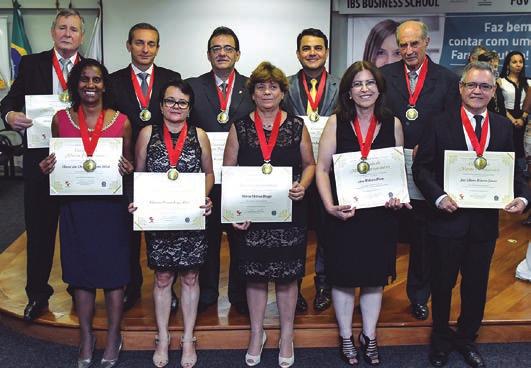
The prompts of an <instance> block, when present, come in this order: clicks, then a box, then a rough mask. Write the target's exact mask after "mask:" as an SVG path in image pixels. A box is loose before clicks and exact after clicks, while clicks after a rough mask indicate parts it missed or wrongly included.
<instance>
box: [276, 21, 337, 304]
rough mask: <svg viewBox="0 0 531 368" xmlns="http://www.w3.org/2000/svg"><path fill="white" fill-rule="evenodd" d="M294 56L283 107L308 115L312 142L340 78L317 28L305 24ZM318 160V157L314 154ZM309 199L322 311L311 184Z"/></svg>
mask: <svg viewBox="0 0 531 368" xmlns="http://www.w3.org/2000/svg"><path fill="white" fill-rule="evenodd" d="M297 58H298V59H299V62H300V63H301V66H302V69H301V70H299V72H298V73H297V74H295V75H292V76H290V77H289V78H288V81H289V90H288V93H287V94H286V96H285V98H284V106H285V108H286V110H287V111H288V112H289V113H291V114H294V115H299V116H303V117H305V116H308V119H307V120H306V125H307V126H308V129H309V130H310V131H311V132H312V133H313V134H311V135H312V144H318V143H319V138H318V137H319V136H320V132H319V131H321V132H322V128H323V125H322V124H320V123H324V122H325V121H326V119H327V117H328V116H330V115H332V113H333V111H334V108H335V105H336V102H337V90H338V87H339V80H338V79H337V78H336V77H334V76H333V75H331V74H329V73H328V72H327V71H326V68H325V64H326V59H327V58H328V38H327V37H326V35H325V34H324V33H323V32H322V31H321V30H319V29H315V28H307V29H304V30H303V31H302V32H301V33H300V34H299V35H298V36H297ZM315 159H316V160H317V157H315ZM309 193H310V197H309V198H310V202H312V203H318V205H316V206H310V212H311V213H310V222H313V224H314V225H313V228H314V229H315V231H316V233H317V254H316V255H315V278H314V283H315V290H316V293H315V299H314V301H313V306H314V308H315V310H317V311H319V312H321V311H324V310H326V309H327V308H329V307H330V305H331V304H332V295H331V289H330V285H328V284H327V282H326V274H325V249H326V246H325V240H326V235H325V231H324V230H325V228H326V225H325V222H324V219H325V211H324V207H323V205H322V202H321V197H320V196H319V193H318V192H317V187H316V186H315V184H313V185H312V186H311V187H310V188H309ZM301 281H302V280H299V295H298V297H297V307H296V310H297V312H304V311H306V310H307V309H308V305H307V303H306V300H304V297H303V296H302V294H301V291H300V289H301Z"/></svg>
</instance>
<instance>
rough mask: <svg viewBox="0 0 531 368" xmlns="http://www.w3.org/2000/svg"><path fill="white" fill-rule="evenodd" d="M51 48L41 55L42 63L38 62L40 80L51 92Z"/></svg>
mask: <svg viewBox="0 0 531 368" xmlns="http://www.w3.org/2000/svg"><path fill="white" fill-rule="evenodd" d="M53 52H54V51H53V49H51V50H50V51H49V52H47V53H46V54H44V55H43V57H44V59H43V62H42V63H39V71H40V75H41V81H42V84H43V85H44V86H46V89H47V90H49V91H50V94H51V93H53V79H52V57H53V56H52V55H53Z"/></svg>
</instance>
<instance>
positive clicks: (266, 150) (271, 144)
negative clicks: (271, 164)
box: [254, 110, 282, 161]
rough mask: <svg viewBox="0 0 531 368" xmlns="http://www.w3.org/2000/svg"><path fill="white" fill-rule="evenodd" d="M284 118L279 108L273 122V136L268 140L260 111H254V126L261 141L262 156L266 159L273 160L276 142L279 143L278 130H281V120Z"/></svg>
mask: <svg viewBox="0 0 531 368" xmlns="http://www.w3.org/2000/svg"><path fill="white" fill-rule="evenodd" d="M281 120H282V111H281V110H278V112H277V115H276V116H275V121H274V122H273V129H272V130H271V136H270V137H269V141H268V140H266V136H265V132H264V127H263V125H262V118H260V115H259V114H258V111H256V110H255V111H254V126H255V128H256V134H257V135H258V141H259V142H260V150H261V151H262V157H263V158H264V161H270V160H271V153H272V152H273V148H275V144H276V143H277V137H278V131H279V130H280V121H281Z"/></svg>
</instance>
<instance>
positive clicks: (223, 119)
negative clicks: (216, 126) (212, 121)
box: [217, 110, 229, 124]
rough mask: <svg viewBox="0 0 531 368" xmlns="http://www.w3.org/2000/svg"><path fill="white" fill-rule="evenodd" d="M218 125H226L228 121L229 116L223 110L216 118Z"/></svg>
mask: <svg viewBox="0 0 531 368" xmlns="http://www.w3.org/2000/svg"><path fill="white" fill-rule="evenodd" d="M217 119H218V123H220V124H226V123H227V122H228V121H229V114H227V112H226V111H225V110H223V111H221V112H220V113H219V114H218V116H217Z"/></svg>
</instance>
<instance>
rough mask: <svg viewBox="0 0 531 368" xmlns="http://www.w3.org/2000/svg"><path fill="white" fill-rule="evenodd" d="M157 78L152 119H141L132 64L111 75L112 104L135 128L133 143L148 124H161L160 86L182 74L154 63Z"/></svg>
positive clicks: (152, 94) (150, 107)
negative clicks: (132, 79) (133, 80)
mask: <svg viewBox="0 0 531 368" xmlns="http://www.w3.org/2000/svg"><path fill="white" fill-rule="evenodd" d="M153 70H154V73H155V80H154V81H153V90H152V91H151V98H150V100H149V107H148V109H149V111H150V112H151V119H149V120H148V121H142V120H141V119H140V115H139V114H140V111H141V109H140V104H139V103H138V100H137V98H136V95H135V88H134V87H133V82H132V81H131V66H130V65H128V66H127V67H125V68H123V69H120V70H117V71H115V72H114V73H112V74H111V75H109V81H108V85H109V86H108V91H109V93H110V106H111V107H112V108H114V109H115V110H119V111H121V112H123V113H124V114H126V115H127V117H128V118H129V121H130V122H131V127H132V129H133V137H132V138H133V144H134V143H135V142H136V139H137V137H138V133H139V132H140V130H141V129H142V128H143V127H145V126H146V125H151V124H161V123H162V112H161V111H160V101H159V96H160V88H161V87H162V85H163V84H164V83H165V82H167V81H169V80H171V79H180V78H181V75H180V74H179V73H177V72H175V71H173V70H169V69H166V68H161V67H160V66H156V65H153Z"/></svg>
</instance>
